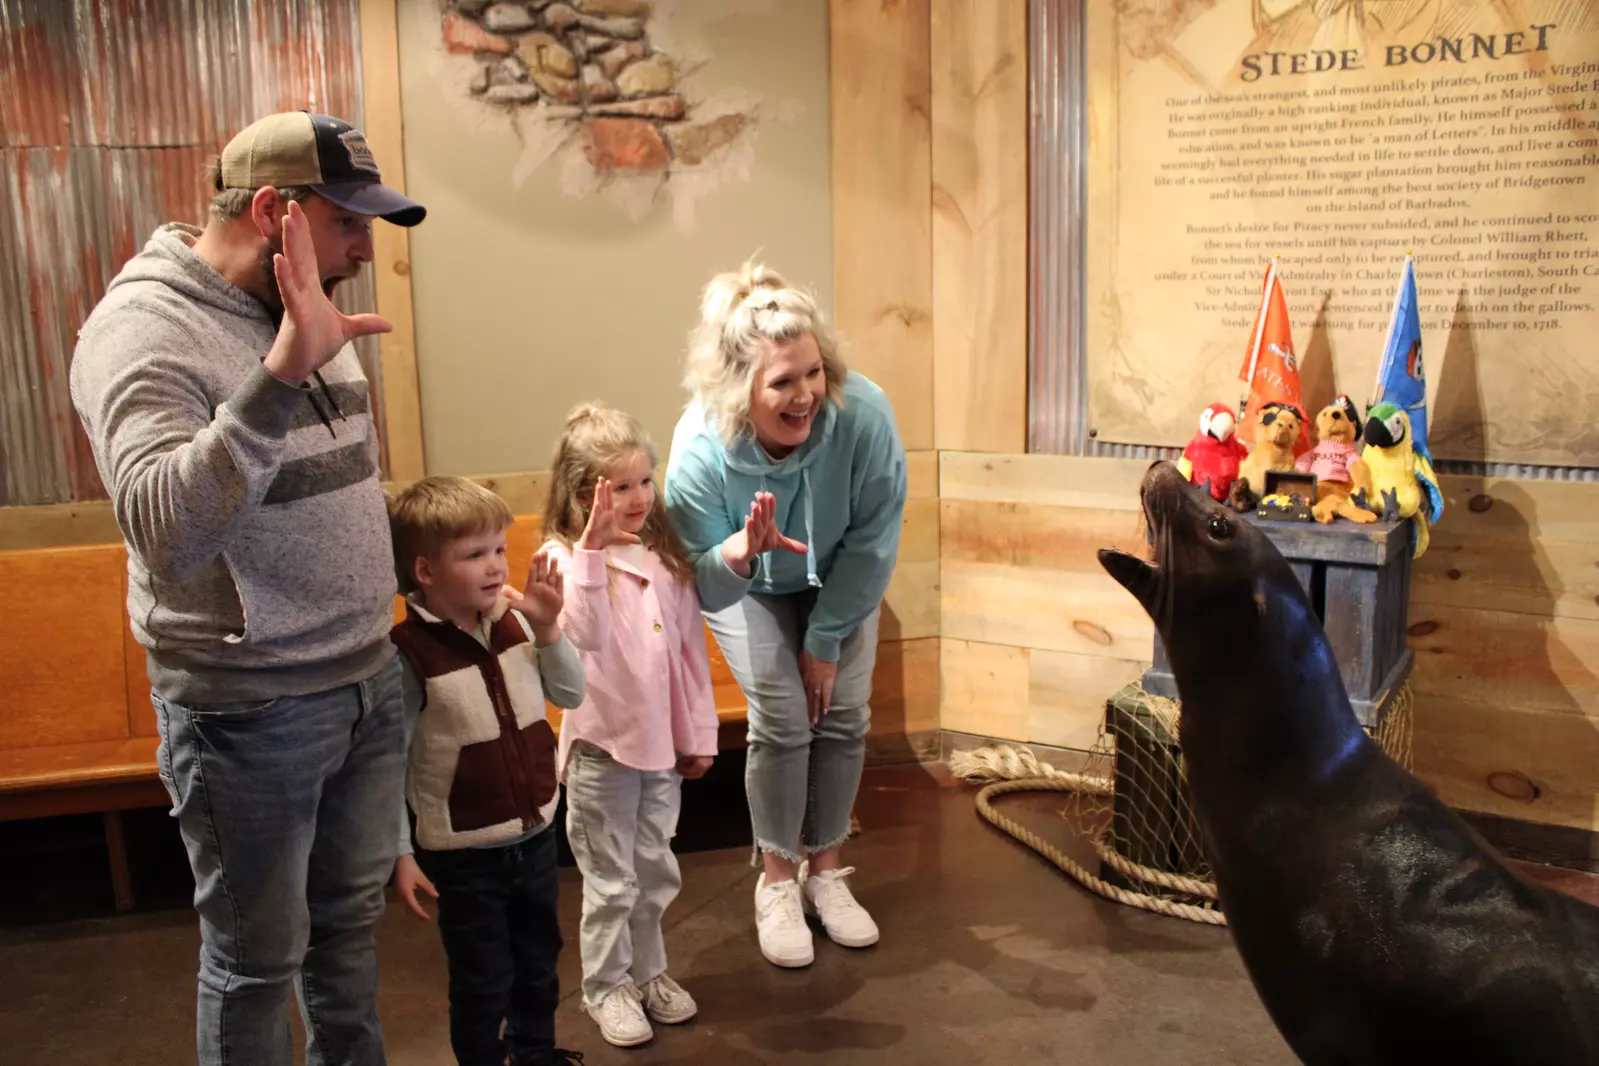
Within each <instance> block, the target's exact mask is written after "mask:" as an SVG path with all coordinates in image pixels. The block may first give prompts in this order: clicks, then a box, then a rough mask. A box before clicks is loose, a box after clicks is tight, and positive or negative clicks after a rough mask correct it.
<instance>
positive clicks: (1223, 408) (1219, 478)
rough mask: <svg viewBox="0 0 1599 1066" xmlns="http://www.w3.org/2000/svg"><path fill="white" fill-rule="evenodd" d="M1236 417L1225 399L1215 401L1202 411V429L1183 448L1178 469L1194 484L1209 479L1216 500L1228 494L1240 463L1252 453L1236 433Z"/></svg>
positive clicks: (1224, 497) (1200, 414) (1223, 498)
mask: <svg viewBox="0 0 1599 1066" xmlns="http://www.w3.org/2000/svg"><path fill="white" fill-rule="evenodd" d="M1237 421H1238V419H1237V417H1236V416H1235V415H1234V414H1233V411H1232V408H1230V407H1228V406H1227V405H1226V404H1224V403H1213V404H1211V405H1210V406H1209V407H1207V408H1205V409H1204V410H1203V411H1201V412H1200V413H1199V432H1198V433H1196V434H1194V439H1193V440H1191V441H1189V442H1188V447H1186V448H1184V449H1183V457H1182V458H1181V459H1180V460H1178V462H1177V469H1179V470H1181V471H1182V472H1183V476H1184V477H1186V478H1187V479H1188V480H1189V481H1191V482H1193V483H1194V484H1195V485H1203V484H1205V483H1206V482H1207V481H1208V482H1209V483H1210V495H1211V496H1212V497H1213V498H1214V499H1217V500H1225V499H1226V498H1227V490H1228V489H1230V488H1232V485H1233V479H1234V478H1236V477H1237V476H1238V464H1239V463H1241V462H1243V460H1244V457H1245V456H1247V455H1248V454H1249V449H1248V448H1246V447H1244V445H1243V444H1242V443H1241V442H1240V441H1239V440H1238V438H1237V437H1235V436H1233V429H1234V427H1235V426H1236V424H1237Z"/></svg>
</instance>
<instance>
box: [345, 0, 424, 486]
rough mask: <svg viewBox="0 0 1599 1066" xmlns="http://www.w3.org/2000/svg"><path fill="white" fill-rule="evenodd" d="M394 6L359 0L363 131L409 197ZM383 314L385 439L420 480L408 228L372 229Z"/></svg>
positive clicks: (389, 179) (407, 473)
mask: <svg viewBox="0 0 1599 1066" xmlns="http://www.w3.org/2000/svg"><path fill="white" fill-rule="evenodd" d="M396 19H397V15H396V9H395V0H361V100H362V108H363V110H364V111H365V112H366V119H365V125H366V128H365V130H363V132H364V133H365V134H366V139H367V144H368V145H370V146H371V148H372V154H373V155H374V156H376V157H377V160H378V166H379V167H380V168H381V169H382V171H383V184H385V185H388V186H390V187H391V188H393V189H396V190H397V191H399V192H404V191H405V138H404V135H403V134H402V132H401V126H402V123H401V117H400V40H399V26H398V25H397V22H396ZM372 245H373V252H374V255H375V258H374V260H373V262H372V271H373V283H374V285H375V286H376V288H377V302H378V314H380V315H382V316H383V317H384V318H386V319H388V320H389V324H390V325H392V326H393V327H394V329H393V331H392V332H390V333H385V334H383V335H382V336H380V337H379V338H378V351H379V352H380V353H381V354H382V359H383V410H384V416H385V417H384V429H383V431H384V440H385V441H386V442H387V444H388V448H389V478H390V480H392V481H400V482H405V481H415V480H417V479H418V478H420V477H422V476H423V475H424V474H425V473H426V472H427V468H426V460H425V454H424V452H423V448H422V397H421V389H420V386H419V385H418V383H417V376H416V322H415V320H414V318H413V317H412V307H411V240H410V235H409V234H408V233H407V231H406V229H405V227H403V226H392V225H389V224H388V223H386V222H380V223H379V224H378V225H376V226H374V227H373V228H372Z"/></svg>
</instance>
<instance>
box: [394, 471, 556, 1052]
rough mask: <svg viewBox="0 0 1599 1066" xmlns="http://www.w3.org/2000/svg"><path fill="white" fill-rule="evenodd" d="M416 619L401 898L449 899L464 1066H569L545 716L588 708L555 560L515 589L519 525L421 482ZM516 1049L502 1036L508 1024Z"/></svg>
mask: <svg viewBox="0 0 1599 1066" xmlns="http://www.w3.org/2000/svg"><path fill="white" fill-rule="evenodd" d="M389 518H390V526H391V528H392V530H393V534H394V556H395V565H396V566H397V568H398V570H399V580H400V587H401V589H402V590H404V591H405V592H406V593H407V596H406V620H405V621H404V622H402V623H400V624H399V625H397V626H395V627H394V631H393V633H392V634H391V638H392V639H393V641H394V643H395V644H396V645H397V646H398V647H399V649H400V653H401V654H400V658H401V662H402V665H403V667H404V678H405V723H406V745H407V749H408V751H409V762H408V768H407V774H406V778H407V780H406V788H405V798H406V800H407V801H409V803H410V807H411V811H412V812H413V813H414V814H415V815H416V844H417V847H416V850H415V854H414V855H413V854H412V848H411V829H410V824H409V821H408V820H407V818H406V816H405V807H404V805H403V804H402V805H401V809H400V857H399V860H398V861H397V862H396V863H395V867H394V873H395V884H396V887H397V888H398V889H399V894H400V899H401V901H402V902H403V903H404V904H405V905H406V906H407V907H408V908H410V909H411V910H412V911H413V912H414V913H415V914H416V915H417V916H418V917H420V918H423V919H424V920H426V919H427V917H428V915H427V912H426V911H425V910H423V909H422V906H421V904H420V903H418V902H417V896H416V894H417V892H418V891H421V892H424V893H426V894H427V895H429V896H432V897H433V898H435V899H437V900H438V905H439V934H440V936H441V937H442V938H443V940H444V951H445V954H446V956H447V957H448V959H449V971H450V1045H451V1047H453V1048H454V1050H455V1057H456V1061H458V1062H459V1063H461V1066H490V1064H492V1066H505V1062H506V1059H507V1057H508V1056H509V1059H510V1063H511V1066H567V1064H569V1063H572V1062H575V1061H580V1060H581V1056H575V1055H574V1053H572V1052H569V1051H562V1050H559V1049H557V1048H556V1046H555V1006H556V1001H557V998H558V986H557V980H556V976H555V961H556V956H557V955H559V954H560V951H561V932H560V928H559V927H558V926H557V924H556V919H555V900H556V891H557V889H556V847H555V834H554V833H552V832H550V831H549V828H550V817H551V815H552V814H553V813H554V812H555V805H556V798H557V796H556V772H555V735H554V733H553V732H552V731H551V729H550V725H549V722H548V721H546V720H545V716H544V701H545V699H546V698H548V699H549V700H550V702H552V703H554V704H555V705H556V706H558V707H564V708H572V707H576V706H578V705H579V704H581V703H582V702H583V698H584V691H585V686H584V680H583V664H582V662H581V660H580V659H579V658H578V655H577V651H576V649H574V648H573V647H572V645H571V644H570V643H569V642H568V641H567V640H566V638H565V637H564V636H562V634H561V629H560V626H559V625H558V624H557V619H558V618H559V616H560V613H561V604H562V592H561V575H560V572H559V571H558V570H557V569H556V568H555V566H554V564H553V563H552V562H551V561H550V560H548V559H546V558H545V557H544V556H543V555H542V554H540V555H539V556H537V557H535V558H534V560H533V564H532V566H531V567H530V568H529V571H528V579H527V585H526V586H525V588H524V589H523V591H522V592H521V594H520V595H519V594H517V593H516V592H514V591H513V590H511V589H508V588H506V587H505V579H506V577H507V567H506V560H505V533H506V530H507V529H508V528H510V525H511V510H510V508H509V507H507V506H506V504H505V501H504V500H502V499H500V498H499V497H498V496H496V495H495V494H494V493H492V492H490V491H488V490H487V489H485V488H483V487H481V486H479V485H477V484H475V483H474V482H471V481H468V480H466V479H465V478H458V477H430V478H425V479H423V480H422V481H419V482H417V483H416V484H414V485H412V486H411V487H410V488H408V489H406V490H405V491H404V492H402V493H401V494H400V495H399V496H398V497H397V498H396V499H394V500H393V501H392V502H391V504H390V507H389ZM502 1022H503V1023H504V1024H505V1035H504V1037H503V1039H502V1037H501V1035H500V1026H501V1023H502Z"/></svg>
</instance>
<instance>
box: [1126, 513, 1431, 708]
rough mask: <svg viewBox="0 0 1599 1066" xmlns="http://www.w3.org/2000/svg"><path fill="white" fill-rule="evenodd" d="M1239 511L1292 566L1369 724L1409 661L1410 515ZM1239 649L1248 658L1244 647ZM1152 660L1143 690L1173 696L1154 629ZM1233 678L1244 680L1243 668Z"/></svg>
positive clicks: (1407, 674) (1404, 677)
mask: <svg viewBox="0 0 1599 1066" xmlns="http://www.w3.org/2000/svg"><path fill="white" fill-rule="evenodd" d="M1241 517H1242V518H1243V519H1244V520H1245V521H1248V522H1251V523H1253V524H1254V525H1255V527H1256V528H1257V529H1259V530H1261V531H1262V532H1264V533H1265V534H1266V535H1267V536H1268V537H1270V538H1271V542H1272V543H1273V544H1275V545H1276V546H1277V550H1278V551H1280V552H1282V554H1283V557H1284V558H1285V559H1287V560H1288V563H1289V565H1290V566H1292V567H1293V568H1294V573H1295V574H1297V575H1298V576H1299V582H1300V584H1301V585H1303V586H1304V588H1305V592H1306V594H1307V595H1308V596H1309V597H1310V602H1311V603H1312V605H1314V607H1315V609H1316V615H1317V617H1318V618H1320V619H1321V624H1322V628H1323V629H1324V630H1325V631H1326V633H1327V640H1328V642H1329V643H1330V644H1331V645H1332V650H1333V656H1334V657H1335V658H1336V659H1337V660H1338V668H1339V672H1340V673H1341V674H1343V678H1344V688H1345V689H1347V690H1348V692H1349V702H1350V705H1351V706H1353V707H1354V709H1355V714H1356V716H1357V717H1358V718H1359V719H1360V724H1361V725H1363V726H1365V727H1366V728H1367V729H1368V730H1369V729H1374V728H1375V727H1376V726H1377V724H1378V722H1379V721H1380V719H1381V718H1382V711H1383V708H1384V706H1385V704H1386V703H1387V702H1388V700H1389V699H1390V698H1391V697H1392V696H1393V694H1394V693H1395V692H1397V691H1398V690H1399V686H1401V685H1403V684H1404V683H1405V681H1406V680H1407V679H1408V678H1409V677H1410V669H1411V665H1412V663H1413V661H1414V657H1413V655H1412V653H1411V651H1410V648H1409V647H1407V646H1406V644H1405V613H1406V608H1407V605H1408V603H1409V599H1410V558H1411V552H1412V548H1411V544H1412V541H1411V535H1412V534H1411V525H1410V521H1409V520H1408V519H1404V520H1401V521H1398V522H1392V521H1379V522H1373V523H1371V524H1369V525H1360V524H1358V523H1355V522H1351V521H1349V520H1348V519H1344V518H1339V519H1336V520H1335V521H1334V522H1333V523H1332V524H1330V525H1322V524H1321V523H1320V522H1280V521H1273V520H1271V519H1261V518H1257V517H1256V516H1254V515H1250V514H1246V515H1243V516H1241ZM1238 651H1239V654H1240V655H1241V656H1243V657H1244V659H1245V660H1247V658H1248V654H1249V649H1248V648H1243V647H1240V648H1239V649H1238ZM1154 660H1155V661H1154V664H1153V665H1151V666H1150V668H1149V669H1148V670H1147V671H1146V672H1145V673H1144V689H1145V690H1146V691H1148V692H1150V693H1152V694H1154V695H1157V696H1166V697H1169V698H1171V699H1176V698H1177V682H1176V681H1175V679H1173V677H1172V673H1171V664H1170V661H1169V660H1168V659H1167V658H1166V648H1165V646H1164V645H1163V644H1162V643H1161V639H1160V634H1159V633H1157V634H1156V635H1155V650H1154ZM1240 682H1241V683H1243V684H1247V683H1248V679H1247V675H1246V676H1245V677H1243V678H1240Z"/></svg>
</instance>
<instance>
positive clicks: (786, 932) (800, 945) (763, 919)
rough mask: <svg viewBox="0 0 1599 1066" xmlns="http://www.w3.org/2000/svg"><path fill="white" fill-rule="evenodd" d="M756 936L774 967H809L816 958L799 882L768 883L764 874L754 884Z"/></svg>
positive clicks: (763, 953) (762, 950) (768, 960)
mask: <svg viewBox="0 0 1599 1066" xmlns="http://www.w3.org/2000/svg"><path fill="white" fill-rule="evenodd" d="M755 933H756V935H757V936H758V937H759V939H760V942H761V954H762V955H765V956H766V961H767V962H770V963H771V964H772V965H774V966H784V967H788V968H790V969H793V968H797V967H800V966H809V965H810V964H811V963H812V962H813V961H815V958H816V949H815V947H814V945H813V944H812V943H811V930H810V927H809V926H807V925H806V924H805V911H804V906H803V904H802V903H801V902H800V885H799V882H798V881H779V882H777V883H776V884H775V885H769V884H767V883H766V874H765V873H764V872H763V873H762V874H761V876H760V877H759V878H758V879H756V881H755Z"/></svg>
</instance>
